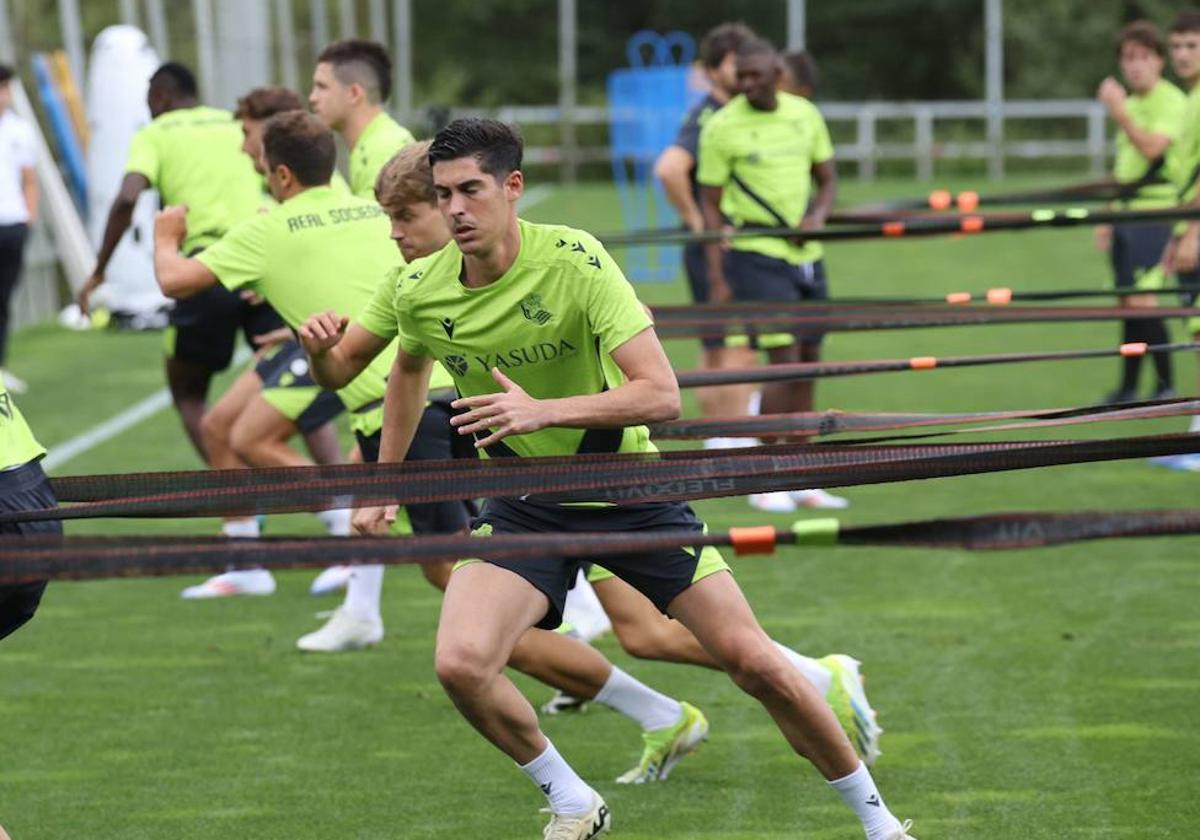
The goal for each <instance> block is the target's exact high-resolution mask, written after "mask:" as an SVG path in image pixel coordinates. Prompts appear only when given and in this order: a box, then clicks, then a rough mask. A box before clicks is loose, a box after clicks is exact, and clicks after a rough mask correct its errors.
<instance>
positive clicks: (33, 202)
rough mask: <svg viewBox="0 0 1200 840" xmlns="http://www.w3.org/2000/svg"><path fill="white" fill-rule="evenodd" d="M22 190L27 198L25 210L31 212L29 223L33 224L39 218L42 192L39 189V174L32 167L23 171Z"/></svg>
mask: <svg viewBox="0 0 1200 840" xmlns="http://www.w3.org/2000/svg"><path fill="white" fill-rule="evenodd" d="M21 192H22V194H23V196H24V198H25V210H26V212H27V213H28V214H29V223H30V224H33V223H34V222H36V221H37V218H38V201H39V199H40V198H41V193H40V192H39V190H38V182H37V175H36V173H34V171H33V170H32V169H26V170H24V171H23V172H22V175H21Z"/></svg>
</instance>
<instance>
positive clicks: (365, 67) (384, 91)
mask: <svg viewBox="0 0 1200 840" xmlns="http://www.w3.org/2000/svg"><path fill="white" fill-rule="evenodd" d="M317 63H318V64H331V65H333V74H334V75H335V76H337V79H338V81H339V82H341V83H342V84H344V85H351V84H354V83H355V82H357V83H358V84H360V85H362V86H363V87H364V88H365V89H366V91H367V98H368V99H370V101H372V102H386V101H387V99H388V97H389V96H391V95H392V57H391V56H390V55H388V51H387V48H386V47H385V46H384V45H383V44H381V43H379V42H378V41H366V40H363V39H361V38H348V39H346V40H344V41H334V42H333V43H332V44H330V45H329V46H327V47H326V48H325V49H323V50H321V54H320V55H319V56H317Z"/></svg>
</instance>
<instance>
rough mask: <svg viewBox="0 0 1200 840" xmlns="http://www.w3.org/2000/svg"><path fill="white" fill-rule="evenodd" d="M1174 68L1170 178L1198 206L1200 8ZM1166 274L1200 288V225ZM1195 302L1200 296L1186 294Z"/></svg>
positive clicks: (1179, 44) (1197, 461)
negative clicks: (1176, 127) (1178, 116)
mask: <svg viewBox="0 0 1200 840" xmlns="http://www.w3.org/2000/svg"><path fill="white" fill-rule="evenodd" d="M1167 41H1168V47H1169V49H1170V53H1171V69H1172V70H1174V71H1175V76H1176V78H1178V79H1179V83H1180V85H1182V87H1183V89H1184V90H1185V91H1186V92H1187V109H1186V111H1185V114H1184V120H1183V130H1182V132H1181V134H1180V136H1179V139H1178V140H1177V141H1175V142H1174V143H1172V144H1171V149H1170V151H1169V153H1168V155H1167V174H1168V175H1169V177H1170V179H1171V185H1172V186H1173V187H1174V188H1175V191H1176V196H1177V198H1178V200H1179V203H1180V204H1184V205H1188V206H1191V207H1197V206H1200V189H1198V188H1197V184H1198V183H1200V9H1185V10H1184V11H1182V12H1180V13H1179V14H1178V15H1176V17H1175V20H1174V21H1173V22H1172V23H1171V28H1170V33H1169V34H1168V36H1167ZM1162 267H1163V274H1164V275H1171V274H1174V275H1175V276H1176V278H1177V280H1178V282H1179V284H1180V285H1181V286H1192V287H1193V288H1194V289H1200V222H1196V221H1188V222H1179V223H1178V224H1177V225H1176V226H1175V229H1174V231H1173V233H1172V236H1171V240H1170V241H1169V242H1168V243H1167V247H1166V249H1165V250H1164V252H1163V256H1162ZM1183 298H1184V303H1186V304H1189V305H1190V304H1192V303H1194V302H1195V300H1196V292H1195V291H1191V292H1188V293H1186V294H1184V296H1183ZM1187 331H1188V333H1189V334H1190V335H1191V336H1192V340H1193V341H1200V319H1197V318H1189V319H1188V322H1187ZM1188 431H1190V432H1200V416H1198V417H1193V418H1192V421H1191V426H1190V428H1189V429H1188ZM1157 460H1158V461H1159V463H1163V464H1165V465H1166V466H1169V467H1175V468H1179V469H1186V470H1195V471H1200V455H1179V456H1175V457H1169V458H1162V459H1157Z"/></svg>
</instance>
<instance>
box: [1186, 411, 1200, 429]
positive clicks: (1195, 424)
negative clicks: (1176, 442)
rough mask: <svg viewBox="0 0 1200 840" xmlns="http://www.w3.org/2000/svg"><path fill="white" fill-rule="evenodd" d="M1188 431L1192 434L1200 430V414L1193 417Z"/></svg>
mask: <svg viewBox="0 0 1200 840" xmlns="http://www.w3.org/2000/svg"><path fill="white" fill-rule="evenodd" d="M1188 431H1189V432H1191V433H1192V434H1195V433H1196V432H1200V414H1197V415H1195V416H1193V417H1192V422H1191V423H1190V424H1188Z"/></svg>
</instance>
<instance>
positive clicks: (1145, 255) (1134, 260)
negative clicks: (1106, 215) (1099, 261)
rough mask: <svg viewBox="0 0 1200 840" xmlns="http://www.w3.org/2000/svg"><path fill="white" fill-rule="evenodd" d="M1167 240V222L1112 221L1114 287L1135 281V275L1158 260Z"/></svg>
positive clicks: (1160, 259) (1135, 283)
mask: <svg viewBox="0 0 1200 840" xmlns="http://www.w3.org/2000/svg"><path fill="white" fill-rule="evenodd" d="M1170 241H1171V226H1170V225H1158V224H1136V223H1131V224H1127V225H1113V232H1112V252H1111V254H1110V257H1111V259H1112V269H1113V279H1114V281H1115V282H1116V285H1117V288H1118V289H1130V288H1133V287H1134V286H1136V285H1137V280H1138V277H1139V276H1140V275H1141V274H1142V273H1143V272H1144V271H1147V270H1149V269H1151V268H1154V267H1155V266H1156V265H1158V264H1159V263H1160V262H1162V255H1163V251H1165V250H1166V248H1167V243H1168V242H1170Z"/></svg>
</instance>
